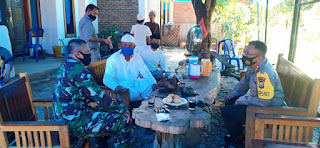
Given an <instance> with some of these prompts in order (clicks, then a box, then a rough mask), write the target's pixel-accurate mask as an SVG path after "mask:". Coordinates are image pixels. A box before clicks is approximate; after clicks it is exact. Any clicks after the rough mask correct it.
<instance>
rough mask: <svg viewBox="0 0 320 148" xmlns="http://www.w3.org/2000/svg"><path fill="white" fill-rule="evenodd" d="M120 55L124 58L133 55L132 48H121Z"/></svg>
mask: <svg viewBox="0 0 320 148" xmlns="http://www.w3.org/2000/svg"><path fill="white" fill-rule="evenodd" d="M121 53H122V54H123V55H124V56H126V57H128V56H131V55H132V54H133V48H132V47H122V51H121Z"/></svg>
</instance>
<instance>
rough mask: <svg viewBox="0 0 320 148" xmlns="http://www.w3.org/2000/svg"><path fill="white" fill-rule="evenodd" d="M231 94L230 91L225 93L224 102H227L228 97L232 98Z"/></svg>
mask: <svg viewBox="0 0 320 148" xmlns="http://www.w3.org/2000/svg"><path fill="white" fill-rule="evenodd" d="M233 97H234V96H233V94H232V93H228V94H227V95H225V96H224V103H228V102H229V99H231V98H233Z"/></svg>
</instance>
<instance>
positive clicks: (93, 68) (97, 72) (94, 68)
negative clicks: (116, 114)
mask: <svg viewBox="0 0 320 148" xmlns="http://www.w3.org/2000/svg"><path fill="white" fill-rule="evenodd" d="M106 62H107V59H105V60H101V61H98V62H95V63H92V64H90V65H88V66H87V68H88V70H89V71H90V73H91V75H92V76H93V78H94V80H96V82H97V83H98V84H99V85H100V88H101V89H103V90H104V91H105V93H106V94H107V95H109V96H110V97H111V98H113V99H114V100H116V101H117V100H118V95H121V96H122V103H123V104H124V105H126V106H127V108H128V109H130V93H129V91H126V92H124V93H122V94H117V93H116V92H115V91H113V90H112V89H110V88H109V87H107V86H104V84H103V77H104V72H105V69H106Z"/></svg>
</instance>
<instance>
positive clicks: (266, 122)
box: [252, 115, 320, 148]
mask: <svg viewBox="0 0 320 148" xmlns="http://www.w3.org/2000/svg"><path fill="white" fill-rule="evenodd" d="M266 126H269V127H271V128H272V132H271V135H272V136H271V138H266V137H265V134H264V133H265V132H266V131H265V127H266ZM314 127H318V128H319V127H320V118H317V117H301V116H285V115H257V116H256V120H255V137H254V139H253V140H252V144H253V147H257V148H260V147H266V146H267V145H268V144H269V145H271V144H274V145H280V144H281V145H284V146H283V147H285V146H286V145H292V146H306V147H310V146H312V147H320V145H319V144H320V143H319V142H320V139H319V137H318V143H310V141H312V134H310V133H312V132H313V128H314ZM318 133H319V131H318Z"/></svg>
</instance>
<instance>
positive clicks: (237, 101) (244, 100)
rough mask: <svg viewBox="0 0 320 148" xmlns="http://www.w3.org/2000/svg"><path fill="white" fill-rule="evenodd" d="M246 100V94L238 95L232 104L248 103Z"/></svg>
mask: <svg viewBox="0 0 320 148" xmlns="http://www.w3.org/2000/svg"><path fill="white" fill-rule="evenodd" d="M248 103H249V102H248V100H247V98H246V96H241V97H239V99H238V100H236V102H234V105H248Z"/></svg>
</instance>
